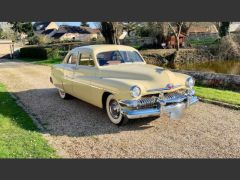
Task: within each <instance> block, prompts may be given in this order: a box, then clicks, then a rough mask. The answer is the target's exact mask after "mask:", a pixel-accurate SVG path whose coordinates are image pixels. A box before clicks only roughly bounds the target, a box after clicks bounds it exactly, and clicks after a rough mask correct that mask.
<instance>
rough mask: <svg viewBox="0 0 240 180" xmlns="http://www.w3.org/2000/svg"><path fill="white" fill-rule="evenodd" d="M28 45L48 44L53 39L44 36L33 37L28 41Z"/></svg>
mask: <svg viewBox="0 0 240 180" xmlns="http://www.w3.org/2000/svg"><path fill="white" fill-rule="evenodd" d="M28 42H29V44H30V45H35V44H41V45H44V44H50V43H52V42H53V39H52V38H50V37H48V36H45V35H34V36H32V37H30V38H29V39H28Z"/></svg>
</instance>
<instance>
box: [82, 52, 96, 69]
mask: <svg viewBox="0 0 240 180" xmlns="http://www.w3.org/2000/svg"><path fill="white" fill-rule="evenodd" d="M78 64H79V65H80V66H94V61H93V58H92V56H91V55H90V54H88V53H81V54H80V56H79V63H78Z"/></svg>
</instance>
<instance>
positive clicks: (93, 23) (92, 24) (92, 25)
mask: <svg viewBox="0 0 240 180" xmlns="http://www.w3.org/2000/svg"><path fill="white" fill-rule="evenodd" d="M95 23H96V22H88V24H89V25H90V27H93V28H95V27H96V25H95ZM57 24H58V25H62V24H67V25H71V26H79V25H80V22H57Z"/></svg>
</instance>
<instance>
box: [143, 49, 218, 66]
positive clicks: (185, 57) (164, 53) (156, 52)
mask: <svg viewBox="0 0 240 180" xmlns="http://www.w3.org/2000/svg"><path fill="white" fill-rule="evenodd" d="M174 52H175V50H174V49H149V50H142V51H140V53H141V54H142V56H143V57H144V59H145V60H146V62H147V63H149V64H154V65H162V64H164V63H167V62H168V61H171V58H172V57H171V56H172V55H173V53H174ZM214 59H215V57H213V56H212V55H211V53H209V51H208V50H206V49H194V48H193V49H180V50H179V53H178V56H177V58H176V61H175V63H176V64H178V63H179V64H180V63H196V62H197V63H199V62H206V61H209V60H214ZM166 61H167V62H166Z"/></svg>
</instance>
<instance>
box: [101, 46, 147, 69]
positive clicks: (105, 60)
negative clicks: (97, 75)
mask: <svg viewBox="0 0 240 180" xmlns="http://www.w3.org/2000/svg"><path fill="white" fill-rule="evenodd" d="M97 60H98V63H99V65H100V66H108V65H116V64H121V63H134V62H143V59H142V58H141V56H140V55H139V54H138V53H137V52H136V51H119V50H116V51H106V52H101V53H98V54H97Z"/></svg>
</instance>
